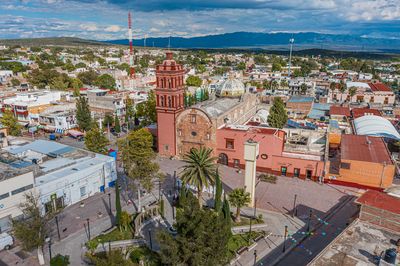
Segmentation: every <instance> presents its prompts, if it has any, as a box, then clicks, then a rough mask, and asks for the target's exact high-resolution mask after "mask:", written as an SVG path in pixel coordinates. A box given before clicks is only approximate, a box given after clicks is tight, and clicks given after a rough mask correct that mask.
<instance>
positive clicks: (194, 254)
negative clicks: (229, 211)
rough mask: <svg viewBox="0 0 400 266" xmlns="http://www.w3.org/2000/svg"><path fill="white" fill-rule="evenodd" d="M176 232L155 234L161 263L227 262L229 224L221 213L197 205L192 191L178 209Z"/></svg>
mask: <svg viewBox="0 0 400 266" xmlns="http://www.w3.org/2000/svg"><path fill="white" fill-rule="evenodd" d="M175 228H176V230H177V233H178V234H177V236H176V237H175V238H174V237H172V236H171V235H170V234H169V233H167V232H166V231H161V232H159V233H158V234H157V239H158V242H159V244H160V256H161V261H162V263H163V264H164V265H226V264H227V263H228V256H227V254H228V241H229V238H230V235H231V234H230V228H229V226H228V225H227V224H226V223H225V221H224V216H223V215H219V214H218V213H216V212H214V211H213V210H210V209H207V210H205V209H202V208H200V207H199V205H198V202H197V200H196V198H195V197H194V196H193V195H192V193H190V192H188V194H187V203H186V205H185V206H183V208H182V209H181V210H179V211H177V216H176V225H175Z"/></svg>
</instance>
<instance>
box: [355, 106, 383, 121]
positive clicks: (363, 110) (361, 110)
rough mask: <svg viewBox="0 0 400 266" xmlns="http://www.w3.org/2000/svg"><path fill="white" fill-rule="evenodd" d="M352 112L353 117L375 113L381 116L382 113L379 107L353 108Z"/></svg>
mask: <svg viewBox="0 0 400 266" xmlns="http://www.w3.org/2000/svg"><path fill="white" fill-rule="evenodd" d="M351 113H352V114H353V118H354V119H356V118H359V117H361V116H364V115H375V116H381V113H380V112H379V110H378V109H371V108H353V109H351Z"/></svg>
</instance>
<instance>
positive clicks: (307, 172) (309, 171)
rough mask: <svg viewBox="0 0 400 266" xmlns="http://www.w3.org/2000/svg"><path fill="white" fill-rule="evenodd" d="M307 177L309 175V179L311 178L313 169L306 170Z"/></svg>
mask: <svg viewBox="0 0 400 266" xmlns="http://www.w3.org/2000/svg"><path fill="white" fill-rule="evenodd" d="M306 177H307V179H311V177H312V170H307V171H306Z"/></svg>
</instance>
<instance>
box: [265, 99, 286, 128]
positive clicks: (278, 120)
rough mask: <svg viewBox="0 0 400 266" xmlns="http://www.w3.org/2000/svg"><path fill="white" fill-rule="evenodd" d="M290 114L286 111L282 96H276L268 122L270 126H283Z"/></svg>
mask: <svg viewBox="0 0 400 266" xmlns="http://www.w3.org/2000/svg"><path fill="white" fill-rule="evenodd" d="M287 120H288V115H287V113H286V109H285V105H284V103H283V101H282V99H281V98H279V97H276V98H275V99H274V103H273V105H272V107H271V109H270V110H269V115H268V124H269V126H270V127H274V128H283V126H284V125H285V124H286V123H287Z"/></svg>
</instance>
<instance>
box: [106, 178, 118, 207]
mask: <svg viewBox="0 0 400 266" xmlns="http://www.w3.org/2000/svg"><path fill="white" fill-rule="evenodd" d="M116 185H117V186H118V184H116ZM108 206H109V207H110V215H111V214H112V210H111V193H108Z"/></svg>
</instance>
